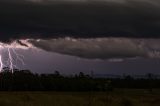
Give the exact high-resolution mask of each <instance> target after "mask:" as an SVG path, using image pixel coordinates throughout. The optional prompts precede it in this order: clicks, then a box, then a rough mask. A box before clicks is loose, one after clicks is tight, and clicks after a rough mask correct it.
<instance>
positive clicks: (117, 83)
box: [0, 68, 160, 92]
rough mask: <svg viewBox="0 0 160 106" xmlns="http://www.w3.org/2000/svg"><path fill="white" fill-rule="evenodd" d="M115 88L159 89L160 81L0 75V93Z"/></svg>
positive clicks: (18, 73) (19, 73) (21, 72)
mask: <svg viewBox="0 0 160 106" xmlns="http://www.w3.org/2000/svg"><path fill="white" fill-rule="evenodd" d="M115 88H130V89H133V88H134V89H147V90H148V91H150V92H152V89H154V88H156V89H157V88H160V79H156V78H153V77H152V74H148V78H147V79H144V78H139V79H134V78H132V77H131V76H125V77H124V78H93V77H91V76H89V75H85V74H84V73H82V72H80V73H79V75H75V76H70V77H68V76H67V77H66V76H62V75H61V74H60V73H59V72H58V71H55V73H54V74H33V73H31V72H30V71H29V70H17V69H14V70H13V73H12V70H10V69H9V68H4V69H3V71H2V72H1V73H0V90H1V91H113V90H114V89H115Z"/></svg>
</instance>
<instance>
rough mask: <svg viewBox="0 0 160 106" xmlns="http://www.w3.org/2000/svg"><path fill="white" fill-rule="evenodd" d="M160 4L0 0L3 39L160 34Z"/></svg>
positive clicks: (120, 0) (104, 0)
mask: <svg viewBox="0 0 160 106" xmlns="http://www.w3.org/2000/svg"><path fill="white" fill-rule="evenodd" d="M71 1H79V2H71ZM80 1H83V2H80ZM159 6H160V2H159V1H158V0H152V1H151V0H100V1H99V2H98V1H96V0H59V1H58V0H0V40H1V41H8V40H10V39H17V38H53V37H59V36H73V37H108V36H112V37H116V36H118V37H153V38H154V37H160V14H159V11H160V7H159Z"/></svg>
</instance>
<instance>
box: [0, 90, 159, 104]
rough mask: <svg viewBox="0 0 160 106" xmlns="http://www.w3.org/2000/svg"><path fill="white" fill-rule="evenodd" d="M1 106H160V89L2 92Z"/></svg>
mask: <svg viewBox="0 0 160 106" xmlns="http://www.w3.org/2000/svg"><path fill="white" fill-rule="evenodd" d="M0 106H160V89H159V90H153V92H149V91H147V90H137V89H130V90H129V89H118V90H117V89H116V90H114V91H113V92H0Z"/></svg>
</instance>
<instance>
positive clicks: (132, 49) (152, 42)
mask: <svg viewBox="0 0 160 106" xmlns="http://www.w3.org/2000/svg"><path fill="white" fill-rule="evenodd" d="M29 42H30V43H32V44H33V45H34V46H35V47H38V48H41V49H43V50H46V51H49V52H55V53H60V54H65V55H71V56H78V57H81V58H87V59H103V60H105V59H108V60H116V59H117V60H121V59H132V58H160V39H132V38H92V39H91V38H90V39H82V38H79V39H75V38H69V37H67V38H59V39H49V40H41V39H39V40H29Z"/></svg>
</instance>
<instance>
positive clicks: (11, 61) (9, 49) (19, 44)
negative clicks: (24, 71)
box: [0, 40, 33, 73]
mask: <svg viewBox="0 0 160 106" xmlns="http://www.w3.org/2000/svg"><path fill="white" fill-rule="evenodd" d="M29 48H33V46H32V44H30V43H29V42H28V40H17V41H14V42H12V43H11V44H4V43H0V72H2V71H3V68H4V67H8V68H9V71H11V72H12V73H13V72H14V69H15V68H18V65H17V63H18V62H20V63H21V64H22V65H25V62H24V59H25V57H24V56H23V55H22V54H19V53H18V52H17V51H16V50H17V49H29ZM3 49H4V50H5V52H6V53H5V55H7V57H8V59H7V60H5V59H4V58H3V53H2V50H3Z"/></svg>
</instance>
